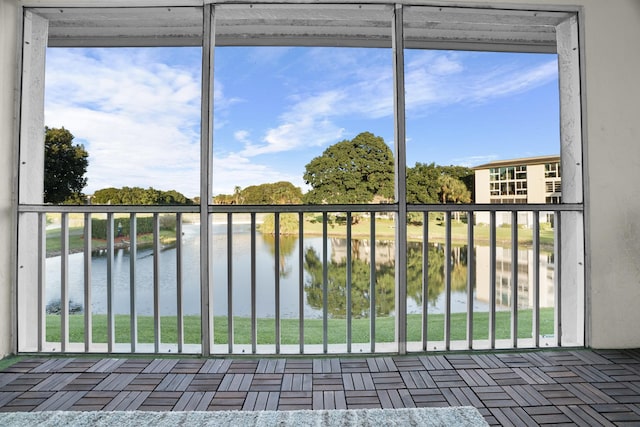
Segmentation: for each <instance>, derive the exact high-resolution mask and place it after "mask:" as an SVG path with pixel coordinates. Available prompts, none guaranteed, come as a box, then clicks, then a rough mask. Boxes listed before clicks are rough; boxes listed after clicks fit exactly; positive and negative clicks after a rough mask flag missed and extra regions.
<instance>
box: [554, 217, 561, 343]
mask: <svg viewBox="0 0 640 427" xmlns="http://www.w3.org/2000/svg"><path fill="white" fill-rule="evenodd" d="M553 215H554V220H555V221H554V231H555V233H554V239H553V254H554V261H555V262H554V264H555V265H554V272H555V274H554V278H555V280H554V281H555V290H556V292H555V304H554V305H555V327H554V333H555V337H556V341H557V344H558V347H562V274H561V272H562V256H561V254H562V218H561V215H560V211H555V212H554V214H553Z"/></svg>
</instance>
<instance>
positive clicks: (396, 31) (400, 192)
mask: <svg viewBox="0 0 640 427" xmlns="http://www.w3.org/2000/svg"><path fill="white" fill-rule="evenodd" d="M402 12H403V10H402V5H396V7H395V13H394V16H393V26H392V29H393V35H392V37H393V73H394V74H393V75H394V85H393V91H394V97H393V101H394V119H395V126H394V128H395V132H394V139H395V141H394V143H393V147H394V151H395V153H394V161H395V171H396V173H395V193H396V194H395V200H396V203H397V204H398V213H397V216H396V254H395V255H396V268H395V270H396V277H395V281H396V301H395V302H396V304H395V307H396V343H397V344H398V353H400V354H405V353H406V352H407V191H406V188H407V185H406V184H407V174H406V162H407V156H406V147H405V134H406V133H405V131H406V129H405V109H404V101H405V100H404V28H403V13H402ZM371 244H372V246H373V245H375V242H372V243H371Z"/></svg>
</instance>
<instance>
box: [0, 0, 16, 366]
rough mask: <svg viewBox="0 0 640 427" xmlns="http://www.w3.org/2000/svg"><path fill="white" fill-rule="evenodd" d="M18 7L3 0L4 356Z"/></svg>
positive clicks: (8, 344)
mask: <svg viewBox="0 0 640 427" xmlns="http://www.w3.org/2000/svg"><path fill="white" fill-rule="evenodd" d="M17 17H18V7H17V3H16V2H15V1H14V0H0V358H2V357H3V356H4V355H6V354H9V353H12V352H13V345H12V343H13V336H12V334H11V325H12V320H11V319H12V307H13V305H12V293H11V284H12V274H13V273H12V269H13V267H12V265H11V260H12V257H11V255H10V254H11V252H12V238H13V234H14V232H15V224H14V219H13V209H12V203H13V195H12V189H13V185H14V181H13V171H14V164H13V163H14V162H13V159H14V145H13V144H12V143H13V142H15V134H14V129H15V121H14V115H15V113H16V112H15V108H14V107H15V96H14V94H15V88H16V70H17V64H16V58H17V53H16V46H17V38H16V37H17V33H18V18H17Z"/></svg>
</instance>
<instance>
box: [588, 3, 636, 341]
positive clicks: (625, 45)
mask: <svg viewBox="0 0 640 427" xmlns="http://www.w3.org/2000/svg"><path fill="white" fill-rule="evenodd" d="M586 3H587V7H586V10H585V18H586V22H585V30H586V31H587V34H586V40H585V47H586V49H587V52H586V56H587V57H586V71H587V116H586V117H585V121H586V126H587V137H588V140H587V147H586V154H587V159H588V163H587V167H588V187H587V194H586V201H587V202H588V205H587V207H588V212H589V216H588V217H587V219H588V221H589V223H588V224H587V227H588V230H587V239H588V241H589V246H588V249H589V251H590V252H589V253H588V255H589V256H590V261H591V269H590V272H587V273H588V274H590V276H591V277H590V283H591V328H592V329H591V345H592V346H593V347H601V348H602V347H640V328H638V325H640V186H638V185H637V182H638V177H639V176H638V174H639V173H640V120H639V119H640V81H639V78H640V49H639V48H638V42H639V41H640V1H637V0H626V1H621V0H617V1H613V2H602V1H598V0H590V1H588V2H586ZM587 277H588V276H587Z"/></svg>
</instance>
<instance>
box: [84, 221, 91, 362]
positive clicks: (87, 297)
mask: <svg viewBox="0 0 640 427" xmlns="http://www.w3.org/2000/svg"><path fill="white" fill-rule="evenodd" d="M91 221H92V220H91V214H90V213H88V212H86V213H85V214H84V351H85V353H89V351H91V343H92V342H93V312H92V310H91V301H92V289H91V239H92V233H93V231H92V230H91Z"/></svg>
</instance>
